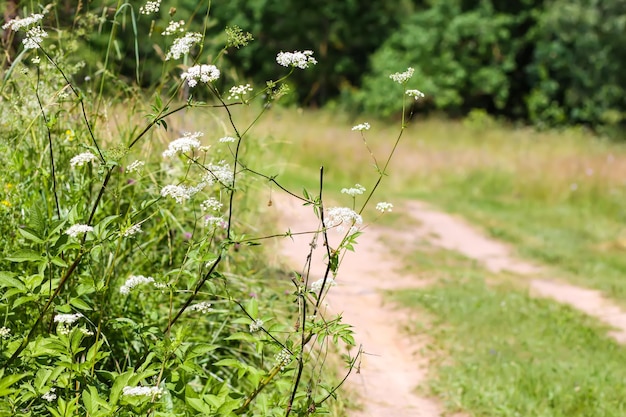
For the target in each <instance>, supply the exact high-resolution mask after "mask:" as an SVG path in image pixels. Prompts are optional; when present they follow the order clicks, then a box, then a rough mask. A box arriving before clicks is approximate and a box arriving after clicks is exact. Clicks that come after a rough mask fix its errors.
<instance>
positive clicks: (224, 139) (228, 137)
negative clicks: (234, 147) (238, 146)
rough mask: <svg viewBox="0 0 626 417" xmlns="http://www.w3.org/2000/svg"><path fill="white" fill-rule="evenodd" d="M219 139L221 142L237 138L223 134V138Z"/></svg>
mask: <svg viewBox="0 0 626 417" xmlns="http://www.w3.org/2000/svg"><path fill="white" fill-rule="evenodd" d="M219 141H220V142H222V143H229V142H237V139H236V138H234V137H232V136H224V137H223V138H220V139H219Z"/></svg>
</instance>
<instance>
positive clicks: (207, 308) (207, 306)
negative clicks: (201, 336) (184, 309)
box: [189, 301, 213, 314]
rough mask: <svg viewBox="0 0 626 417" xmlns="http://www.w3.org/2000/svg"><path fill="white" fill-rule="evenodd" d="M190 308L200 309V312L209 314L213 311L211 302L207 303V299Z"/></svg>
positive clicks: (192, 309)
mask: <svg viewBox="0 0 626 417" xmlns="http://www.w3.org/2000/svg"><path fill="white" fill-rule="evenodd" d="M189 310H191V311H199V312H200V313H203V314H207V313H209V312H211V311H213V309H212V308H211V303H207V302H206V301H203V302H201V303H198V304H194V305H192V306H191V307H189Z"/></svg>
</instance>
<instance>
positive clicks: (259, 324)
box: [250, 319, 263, 333]
mask: <svg viewBox="0 0 626 417" xmlns="http://www.w3.org/2000/svg"><path fill="white" fill-rule="evenodd" d="M262 328H263V320H261V319H256V320H254V321H253V322H252V323H250V333H255V332H258V331H259V330H261V329H262Z"/></svg>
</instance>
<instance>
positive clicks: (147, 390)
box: [122, 386, 163, 397]
mask: <svg viewBox="0 0 626 417" xmlns="http://www.w3.org/2000/svg"><path fill="white" fill-rule="evenodd" d="M122 395H124V396H126V397H153V396H156V397H160V396H161V395H163V390H162V389H161V388H159V387H129V386H126V387H124V388H122Z"/></svg>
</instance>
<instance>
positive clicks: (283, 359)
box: [274, 349, 291, 371]
mask: <svg viewBox="0 0 626 417" xmlns="http://www.w3.org/2000/svg"><path fill="white" fill-rule="evenodd" d="M274 358H275V359H276V362H278V363H279V364H280V370H281V371H284V370H285V367H286V366H287V365H289V362H291V353H289V351H288V350H287V349H283V350H281V351H280V352H278V353H277V354H276V356H275V357H274Z"/></svg>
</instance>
